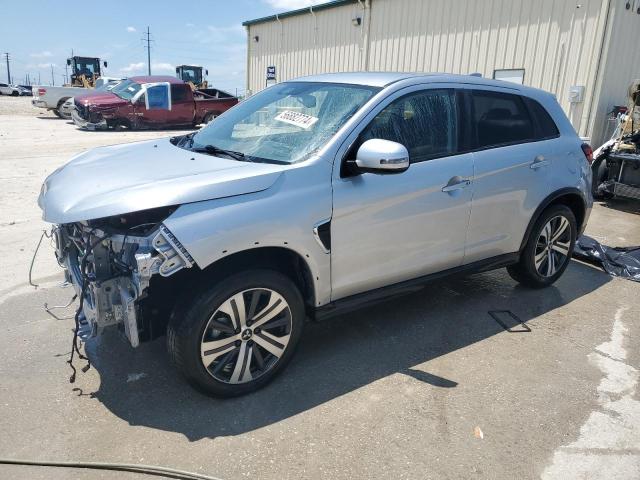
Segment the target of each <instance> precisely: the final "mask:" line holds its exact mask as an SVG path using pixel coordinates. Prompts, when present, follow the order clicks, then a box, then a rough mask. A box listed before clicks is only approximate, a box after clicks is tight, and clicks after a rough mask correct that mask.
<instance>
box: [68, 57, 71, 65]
mask: <svg viewBox="0 0 640 480" xmlns="http://www.w3.org/2000/svg"><path fill="white" fill-rule="evenodd" d="M67 65H69V66H71V59H70V58H67Z"/></svg>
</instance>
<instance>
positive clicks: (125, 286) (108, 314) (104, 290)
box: [56, 225, 194, 347]
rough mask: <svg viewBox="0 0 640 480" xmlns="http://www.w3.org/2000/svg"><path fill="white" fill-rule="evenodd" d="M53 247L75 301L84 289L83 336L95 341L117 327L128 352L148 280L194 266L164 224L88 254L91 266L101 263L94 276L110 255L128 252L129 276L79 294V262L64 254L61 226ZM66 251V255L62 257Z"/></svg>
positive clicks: (94, 282)
mask: <svg viewBox="0 0 640 480" xmlns="http://www.w3.org/2000/svg"><path fill="white" fill-rule="evenodd" d="M100 233H101V232H98V234H100ZM56 242H57V245H58V246H57V253H56V254H57V256H58V258H59V259H62V262H61V263H62V264H63V266H64V267H65V268H66V272H65V274H66V277H67V280H68V281H69V282H70V283H72V284H73V287H74V289H75V291H76V293H77V294H78V296H80V295H82V294H83V290H84V300H83V308H82V312H81V321H82V322H81V323H82V324H83V327H84V330H85V331H86V334H85V336H86V337H95V336H97V335H100V334H101V333H102V332H103V330H104V329H105V328H107V327H110V326H116V325H120V324H121V325H122V326H123V327H124V333H125V335H126V337H127V338H128V340H129V342H130V343H131V346H132V347H137V346H138V345H139V344H140V336H139V323H138V320H139V319H138V316H139V312H140V309H139V303H138V302H139V301H140V300H141V299H143V298H144V297H145V296H146V295H147V289H148V287H149V281H150V279H151V277H152V276H153V275H161V276H164V277H168V276H170V275H173V274H174V273H176V272H177V271H179V270H181V269H183V268H189V267H191V266H193V265H194V261H193V259H192V258H191V256H190V255H189V254H188V253H187V252H186V250H184V247H182V245H181V244H180V243H179V242H178V241H177V240H176V239H175V237H174V236H173V235H172V234H171V232H170V231H169V230H168V229H167V228H166V227H164V225H161V226H160V228H159V229H157V230H156V231H155V232H153V233H152V234H151V235H149V236H147V237H127V238H125V237H123V236H120V235H117V236H113V237H106V236H105V239H104V240H103V241H102V242H99V244H98V245H97V246H96V247H95V248H94V251H93V253H92V254H91V255H90V256H91V257H92V260H91V261H92V262H94V264H97V263H102V266H101V267H95V266H94V271H98V270H99V268H105V267H104V262H110V261H113V260H112V259H109V258H106V257H108V253H109V252H113V251H116V252H119V251H125V252H126V251H130V252H132V255H130V256H129V259H130V260H129V262H128V266H129V271H130V273H129V274H128V275H115V276H112V278H105V279H101V280H98V279H90V281H88V282H87V285H86V286H85V288H84V289H83V278H86V276H85V277H83V274H82V272H81V259H80V258H79V256H78V255H76V254H73V253H72V252H70V251H68V250H69V249H68V245H69V242H68V241H67V239H65V235H64V233H63V232H62V230H61V228H60V227H58V228H57V230H56ZM65 245H66V246H67V247H65ZM60 246H62V247H63V248H60ZM114 247H115V248H114ZM65 250H66V251H67V253H66V255H65V254H64V253H63V252H64V251H65ZM105 253H106V254H107V255H105Z"/></svg>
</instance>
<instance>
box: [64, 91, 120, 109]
mask: <svg viewBox="0 0 640 480" xmlns="http://www.w3.org/2000/svg"><path fill="white" fill-rule="evenodd" d="M74 98H75V99H76V102H78V103H79V104H81V105H91V106H94V107H98V108H101V107H102V108H104V107H117V106H118V105H125V104H127V103H129V102H128V101H127V100H124V99H122V98H120V97H119V96H117V95H115V94H113V93H111V92H103V91H97V92H96V91H93V92H90V93H85V94H84V95H76V96H75V97H74Z"/></svg>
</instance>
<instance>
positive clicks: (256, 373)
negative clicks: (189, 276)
mask: <svg viewBox="0 0 640 480" xmlns="http://www.w3.org/2000/svg"><path fill="white" fill-rule="evenodd" d="M188 303H189V305H188V307H187V308H185V309H181V308H177V309H176V311H175V312H174V314H173V315H172V318H171V320H170V322H169V327H168V331H167V346H168V350H169V355H170V357H171V359H172V361H173V363H174V364H175V365H176V366H177V367H178V369H179V370H180V371H181V372H182V374H183V375H184V376H185V377H186V378H187V380H188V381H189V382H190V383H192V384H193V385H194V386H195V387H197V388H199V389H200V390H203V391H205V392H206V393H209V394H212V395H215V396H220V397H233V396H237V395H243V394H246V393H249V392H252V391H254V390H257V389H259V388H261V387H263V386H264V385H266V384H267V383H268V382H269V381H271V380H272V379H273V378H274V377H275V376H276V375H277V374H278V373H279V372H280V371H281V370H282V369H283V368H284V367H285V366H286V364H287V363H288V362H289V360H290V359H291V356H292V355H293V352H294V350H295V347H296V345H297V344H298V341H299V340H300V335H301V333H302V329H303V325H304V321H305V309H304V303H303V300H302V297H301V295H300V292H299V291H298V289H297V287H296V286H295V284H294V283H293V282H292V281H291V280H290V279H289V278H288V277H286V276H284V275H283V274H281V273H279V272H276V271H272V270H251V271H246V272H241V273H237V274H235V275H232V276H230V277H227V278H225V279H224V281H219V282H216V283H215V284H214V285H212V286H211V287H209V288H207V289H206V290H204V291H203V292H201V293H200V294H197V295H196V296H195V298H194V299H192V301H190V302H188Z"/></svg>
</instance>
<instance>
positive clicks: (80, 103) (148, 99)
mask: <svg viewBox="0 0 640 480" xmlns="http://www.w3.org/2000/svg"><path fill="white" fill-rule="evenodd" d="M74 103H75V105H74V109H73V110H72V112H71V118H72V119H73V122H74V123H75V124H76V125H77V126H78V127H80V128H84V129H87V130H106V129H108V128H116V129H119V128H129V129H149V128H167V127H192V126H195V125H198V124H201V123H208V122H209V121H211V120H212V119H213V118H215V117H216V116H218V115H220V114H221V113H223V112H224V111H226V110H228V109H229V108H231V107H233V106H234V105H235V104H237V103H238V99H237V98H236V97H234V96H233V95H231V94H229V93H226V92H223V91H222V90H217V89H215V88H209V89H206V90H195V91H193V90H192V89H191V87H190V86H189V84H188V83H185V82H183V81H182V80H180V79H178V78H174V77H168V76H148V77H131V78H129V79H127V80H124V81H123V82H121V83H120V84H118V85H117V86H116V87H114V88H113V89H111V90H110V91H105V92H101V93H96V92H94V93H92V94H90V95H80V96H77V97H75V101H74Z"/></svg>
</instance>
